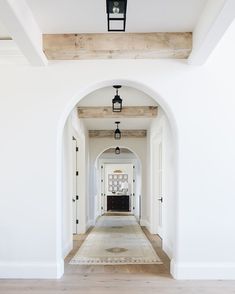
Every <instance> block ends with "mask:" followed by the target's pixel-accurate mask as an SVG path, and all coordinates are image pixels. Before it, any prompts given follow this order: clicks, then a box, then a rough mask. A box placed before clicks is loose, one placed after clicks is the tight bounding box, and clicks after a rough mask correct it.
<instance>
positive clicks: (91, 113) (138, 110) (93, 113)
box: [77, 106, 158, 118]
mask: <svg viewBox="0 0 235 294" xmlns="http://www.w3.org/2000/svg"><path fill="white" fill-rule="evenodd" d="M77 110H78V117H79V118H141V117H143V118H154V117H156V116H157V111H158V108H157V106H128V107H123V108H122V111H121V112H113V111H112V107H108V106H107V107H78V109H77Z"/></svg>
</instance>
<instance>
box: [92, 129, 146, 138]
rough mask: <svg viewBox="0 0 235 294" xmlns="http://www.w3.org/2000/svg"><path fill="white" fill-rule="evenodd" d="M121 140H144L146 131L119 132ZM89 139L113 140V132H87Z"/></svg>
mask: <svg viewBox="0 0 235 294" xmlns="http://www.w3.org/2000/svg"><path fill="white" fill-rule="evenodd" d="M121 132H122V138H145V137H146V136H147V130H121ZM89 137H90V138H113V137H114V130H89Z"/></svg>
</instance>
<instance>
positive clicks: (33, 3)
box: [26, 0, 207, 33]
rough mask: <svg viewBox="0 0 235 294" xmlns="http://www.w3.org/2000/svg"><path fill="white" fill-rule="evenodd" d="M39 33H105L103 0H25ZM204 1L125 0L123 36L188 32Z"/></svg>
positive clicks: (194, 23) (104, 6) (193, 25)
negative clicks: (125, 15)
mask: <svg viewBox="0 0 235 294" xmlns="http://www.w3.org/2000/svg"><path fill="white" fill-rule="evenodd" d="M26 2H27V3H28V5H29V7H30V8H31V10H32V12H33V14H34V16H35V19H36V21H37V22H38V24H39V26H40V28H41V30H42V32H43V33H104V32H107V21H106V19H107V16H106V0H40V1H39V0H26ZM206 2H207V0H128V5H127V24H126V31H127V32H190V31H193V29H194V27H195V25H196V23H197V20H198V18H199V16H200V14H201V12H202V10H203V7H204V5H205V3H206Z"/></svg>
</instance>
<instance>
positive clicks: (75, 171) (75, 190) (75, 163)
mask: <svg viewBox="0 0 235 294" xmlns="http://www.w3.org/2000/svg"><path fill="white" fill-rule="evenodd" d="M72 142H73V143H72V153H73V195H72V210H73V234H77V232H78V228H77V227H78V200H79V196H78V144H77V140H76V138H75V137H73V141H72Z"/></svg>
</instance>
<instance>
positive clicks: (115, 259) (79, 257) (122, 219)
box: [70, 216, 162, 265]
mask: <svg viewBox="0 0 235 294" xmlns="http://www.w3.org/2000/svg"><path fill="white" fill-rule="evenodd" d="M161 263H162V262H161V260H160V258H159V257H158V255H157V254H156V252H155V250H154V249H153V247H152V245H151V243H150V242H149V240H148V239H147V237H146V236H145V234H144V232H143V231H142V229H141V227H140V226H139V224H138V223H137V221H136V219H135V217H134V216H102V217H100V218H99V220H98V222H97V224H96V226H95V227H94V228H93V230H92V231H91V232H90V233H89V235H88V236H87V238H86V239H85V241H84V242H83V243H82V245H81V247H80V248H79V250H78V251H77V253H76V254H75V256H74V257H73V258H72V259H71V261H70V264H85V265H87V264H94V265H101V264H102V265H111V264H161Z"/></svg>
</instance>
